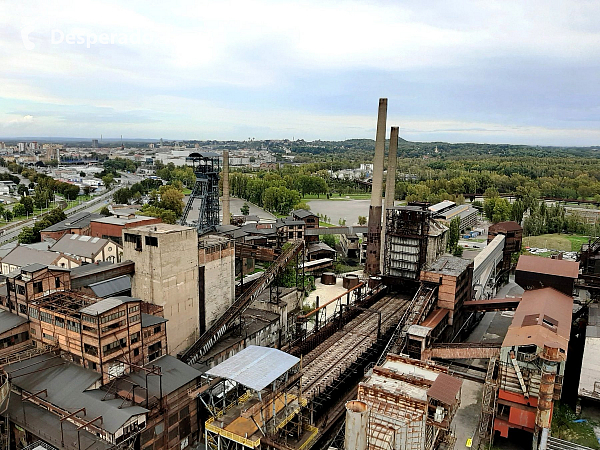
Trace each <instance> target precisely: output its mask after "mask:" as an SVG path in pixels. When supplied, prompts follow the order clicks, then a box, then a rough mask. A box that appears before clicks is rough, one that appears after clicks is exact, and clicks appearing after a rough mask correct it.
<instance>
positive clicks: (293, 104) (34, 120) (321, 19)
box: [0, 0, 600, 145]
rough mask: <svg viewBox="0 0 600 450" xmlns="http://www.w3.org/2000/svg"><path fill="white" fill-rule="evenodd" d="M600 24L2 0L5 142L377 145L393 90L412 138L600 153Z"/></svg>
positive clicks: (398, 118) (553, 15) (319, 6)
mask: <svg viewBox="0 0 600 450" xmlns="http://www.w3.org/2000/svg"><path fill="white" fill-rule="evenodd" d="M599 18H600V2H598V1H596V0H592V1H581V2H580V1H575V0H564V1H551V0H540V1H538V0H527V1H522V0H519V1H515V2H513V1H509V0H500V1H492V0H481V1H474V0H471V1H449V0H440V1H422V0H421V1H391V0H389V1H386V0H382V1H354V2H353V1H343V2H342V1H324V0H318V1H296V2H289V1H284V0H276V1H272V2H271V1H253V0H240V1H226V0H218V1H213V2H206V1H189V2H188V1H177V0H171V1H161V2H148V1H139V2H138V1H131V0H128V1H126V2H124V1H114V2H113V1H77V2H73V1H68V2H67V1H58V0H53V1H52V2H50V1H47V0H46V1H44V0H42V1H22V0H14V1H13V0H8V1H7V0H0V137H15V136H69V137H85V138H96V137H97V138H99V137H100V135H101V134H102V135H103V136H104V137H118V136H120V135H121V134H122V135H123V136H124V137H127V138H156V139H158V138H160V137H163V138H165V139H238V140H241V139H247V138H249V137H253V138H256V139H280V138H290V139H291V138H292V137H294V138H296V139H298V138H303V139H307V140H313V139H323V140H330V139H347V138H374V137H375V124H376V113H377V104H378V98H379V97H388V98H389V107H388V128H389V126H391V125H398V126H400V127H401V128H400V130H401V131H400V133H401V136H402V137H404V138H405V139H408V140H416V141H432V140H436V141H437V140H440V141H450V142H489V143H515V144H518V143H523V144H550V145H596V144H598V145H600V20H599ZM78 42H81V43H78ZM388 134H389V129H388Z"/></svg>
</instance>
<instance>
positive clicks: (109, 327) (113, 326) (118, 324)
mask: <svg viewBox="0 0 600 450" xmlns="http://www.w3.org/2000/svg"><path fill="white" fill-rule="evenodd" d="M124 325H125V321H124V320H119V321H118V322H114V323H111V324H110V325H107V326H105V327H102V332H103V333H106V332H107V331H112V330H116V329H117V328H121V327H123V326H124Z"/></svg>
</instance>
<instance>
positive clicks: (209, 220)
mask: <svg viewBox="0 0 600 450" xmlns="http://www.w3.org/2000/svg"><path fill="white" fill-rule="evenodd" d="M186 161H187V162H188V163H190V162H191V163H192V166H193V168H194V173H195V174H196V183H195V184H194V188H193V189H192V193H191V194H190V198H189V200H188V202H187V205H186V206H185V209H184V210H183V215H182V216H181V220H180V223H181V225H190V226H194V227H196V229H197V230H198V234H199V235H201V234H204V233H207V232H209V231H212V230H214V229H215V227H216V226H218V225H219V223H220V222H219V172H220V170H221V167H220V164H219V155H218V154H216V153H210V152H201V153H191V154H190V156H188V157H187V158H186ZM196 199H199V200H200V206H199V207H198V220H197V221H195V222H192V223H190V224H188V223H187V216H188V214H189V212H190V210H191V209H192V205H193V204H194V200H196Z"/></svg>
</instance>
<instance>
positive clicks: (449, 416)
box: [0, 99, 600, 450]
mask: <svg viewBox="0 0 600 450" xmlns="http://www.w3.org/2000/svg"><path fill="white" fill-rule="evenodd" d="M386 119H387V99H380V102H379V109H378V119H377V132H376V145H375V157H374V161H373V182H372V192H371V200H370V206H369V216H368V223H367V224H366V226H362V225H361V226H345V225H344V226H342V225H340V226H333V227H320V226H319V217H318V216H317V215H315V214H314V213H312V212H311V211H308V210H304V209H301V210H295V211H292V212H291V214H290V215H289V216H288V217H281V218H278V219H277V220H273V221H271V222H264V221H263V222H261V221H260V220H259V219H258V218H256V219H255V218H254V217H252V216H243V217H235V216H232V215H231V213H230V198H229V168H228V166H229V158H228V155H227V152H225V154H224V156H223V160H222V161H223V164H222V167H221V163H220V158H219V155H217V154H213V153H208V152H205V153H202V152H197V153H191V154H189V156H188V158H187V160H188V164H189V165H191V166H192V167H193V169H194V173H195V175H196V182H195V185H194V187H193V189H192V193H191V194H190V196H189V201H188V203H187V205H186V207H185V209H184V211H183V216H182V218H181V220H180V222H179V223H178V224H166V223H162V222H160V221H159V220H158V219H150V218H144V219H140V218H133V217H115V218H111V219H106V218H101V217H95V215H89V214H88V215H82V216H81V217H78V218H77V220H70V221H69V222H65V223H62V222H61V223H59V224H56V225H53V226H52V227H49V229H47V230H43V231H42V236H46V237H48V238H52V239H55V240H56V241H57V242H56V243H55V244H54V245H53V247H52V248H50V249H48V250H39V249H33V248H30V247H27V246H17V247H15V248H14V249H10V251H9V252H8V253H5V254H4V256H5V257H6V258H5V257H2V261H1V262H2V268H3V270H2V278H1V279H0V421H1V422H0V448H2V449H32V450H33V449H35V450H38V449H48V450H53V449H54V450H62V449H66V450H108V449H120V450H125V449H127V450H158V449H178V450H185V449H197V448H205V449H207V450H249V449H262V450H266V449H274V450H309V449H313V448H314V449H329V448H332V449H342V448H345V449H346V450H434V449H440V450H448V449H452V448H455V447H456V448H464V446H465V445H466V446H467V447H471V448H481V449H484V448H485V449H488V448H490V445H492V442H493V440H494V439H495V438H498V437H508V436H509V435H511V434H512V433H515V432H519V433H526V435H527V436H528V437H527V439H528V440H527V446H528V448H534V449H538V448H539V449H547V448H549V449H551V448H567V447H557V446H556V445H562V444H561V443H560V442H559V440H558V439H556V437H552V435H551V424H552V413H553V409H554V404H555V401H558V400H560V399H561V395H563V393H564V392H565V390H566V389H567V386H566V383H565V382H564V381H565V379H566V378H567V377H568V376H569V372H570V371H573V370H574V369H572V368H571V367H576V369H575V370H574V371H575V372H577V373H579V371H580V372H581V376H580V377H579V378H578V380H577V381H578V382H577V383H573V386H578V389H576V391H577V394H576V397H577V396H578V397H579V398H581V399H584V400H583V401H591V402H594V401H599V400H600V368H599V366H598V362H597V361H598V354H599V352H600V340H599V339H600V333H599V331H598V327H599V326H600V313H599V312H598V308H597V305H596V304H595V300H596V299H597V296H598V293H599V292H600V264H596V261H598V260H600V256H599V255H600V240H595V241H591V242H589V244H586V245H584V247H583V249H582V252H581V253H580V255H579V261H568V260H563V259H561V258H557V259H545V258H541V257H539V256H532V255H522V254H521V253H522V252H521V250H522V234H523V230H522V228H521V226H520V225H519V224H518V223H516V222H500V223H497V224H494V225H492V226H490V227H489V229H486V230H485V233H486V234H485V235H484V236H483V238H484V239H486V240H487V245H486V246H485V247H484V248H483V249H482V251H480V252H479V253H477V255H476V256H475V257H474V258H467V257H461V256H454V255H452V254H449V253H448V252H447V247H448V245H447V242H448V239H449V225H450V222H451V221H452V220H453V219H454V218H459V219H460V231H461V232H462V233H464V232H466V231H467V230H469V231H470V230H472V229H473V228H475V227H476V226H477V211H476V210H475V209H474V208H473V207H472V206H467V205H457V204H455V203H454V202H450V201H445V202H441V203H438V204H436V205H430V204H427V203H417V202H414V203H408V204H407V205H403V206H394V184H393V183H387V184H386V192H385V197H384V196H383V194H384V193H383V184H384V161H385V160H386V158H385V156H386V155H385V153H386V152H385V150H386V145H385V144H386V129H387V128H386V127H387V125H386ZM398 133H399V130H398V128H397V127H392V128H391V130H390V136H391V140H390V145H389V151H388V171H387V177H388V179H390V177H391V179H395V168H396V153H397V142H398ZM220 183H221V184H222V200H221V201H220V195H221V194H220V192H221V190H220V187H219V185H220ZM389 186H391V188H390V187H389ZM325 234H336V235H341V236H342V237H341V239H340V247H341V249H342V251H343V253H344V254H345V255H346V256H347V257H348V258H351V259H356V260H362V257H361V253H362V248H361V247H362V246H363V245H364V248H365V255H364V259H365V265H364V271H360V272H358V273H348V274H343V275H336V274H334V273H332V272H331V268H332V266H333V261H334V260H335V258H336V257H337V255H336V249H334V248H332V247H330V246H329V245H326V244H325V243H324V242H321V241H320V236H322V235H325ZM361 239H362V242H361ZM88 241H89V245H91V244H92V243H93V244H94V245H95V247H94V249H95V250H93V251H92V250H88V247H85V248H86V250H85V253H84V252H83V251H79V254H78V253H77V250H78V249H81V248H82V247H84V246H86V245H88ZM90 249H91V247H90ZM15 250H16V251H15ZM34 252H43V253H44V254H45V255H46V256H47V257H46V259H44V260H43V262H41V261H42V260H38V261H32V260H31V259H30V257H29V256H27V255H26V253H27V254H29V253H31V254H33V253H34ZM11 254H12V257H11ZM88 255H89V257H88ZM17 256H19V257H18V258H17ZM31 258H33V256H32V257H31ZM11 261H12V262H11ZM258 263H259V264H260V265H261V266H263V267H264V270H263V271H257V270H255V268H256V265H257V264H258ZM5 264H6V270H4V266H5ZM308 275H311V276H313V277H315V278H317V279H319V278H320V282H319V283H320V285H322V286H333V285H336V286H337V285H340V286H341V287H340V290H339V294H336V295H334V296H330V297H326V296H324V295H323V294H320V295H319V296H317V297H316V301H315V303H314V304H306V302H305V301H304V300H305V298H306V295H307V293H306V292H305V289H306V288H305V286H306V283H305V278H306V277H307V276H308ZM284 279H285V283H284V282H283V281H284ZM290 280H291V281H290ZM513 280H514V281H513ZM507 282H510V283H514V284H515V286H517V285H518V287H519V292H520V293H519V295H516V296H500V295H499V292H500V289H501V287H502V286H503V285H504V284H506V283H507ZM284 284H286V285H285V286H284ZM338 287H339V286H338ZM495 312H505V313H506V317H508V318H509V320H508V322H509V323H508V324H507V326H506V329H504V330H503V335H502V336H500V337H498V339H496V341H494V342H487V341H486V342H484V341H483V340H479V341H473V340H469V339H468V338H469V336H470V335H471V333H472V332H473V330H474V329H475V328H476V327H477V326H478V324H479V323H480V322H481V320H482V317H484V316H485V315H486V314H492V313H495ZM488 317H490V316H488ZM582 320H584V321H585V323H584V322H582ZM582 324H585V326H582ZM586 327H587V328H586ZM582 329H585V330H586V332H585V333H584V334H581V330H582ZM575 335H577V339H580V338H581V336H582V340H583V341H584V350H583V356H582V357H579V358H575V357H573V358H570V356H571V354H572V344H571V342H572V340H573V339H574V338H575V337H574V336H575ZM578 342H579V341H578ZM575 353H576V352H575ZM465 380H468V381H469V382H475V383H479V384H480V386H481V388H482V394H481V398H479V399H478V400H479V401H478V402H477V408H479V411H478V420H477V423H476V424H475V425H474V426H473V428H472V436H471V437H470V438H469V440H468V442H467V443H465V442H460V443H457V434H456V431H455V430H456V425H457V423H456V417H457V414H458V413H459V412H460V408H461V399H462V398H463V389H464V383H465ZM569 395H572V394H569ZM553 445H554V447H553Z"/></svg>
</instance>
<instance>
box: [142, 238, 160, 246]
mask: <svg viewBox="0 0 600 450" xmlns="http://www.w3.org/2000/svg"><path fill="white" fill-rule="evenodd" d="M145 241H146V245H151V246H152V247H158V238H155V237H154V236H146V239H145Z"/></svg>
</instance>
